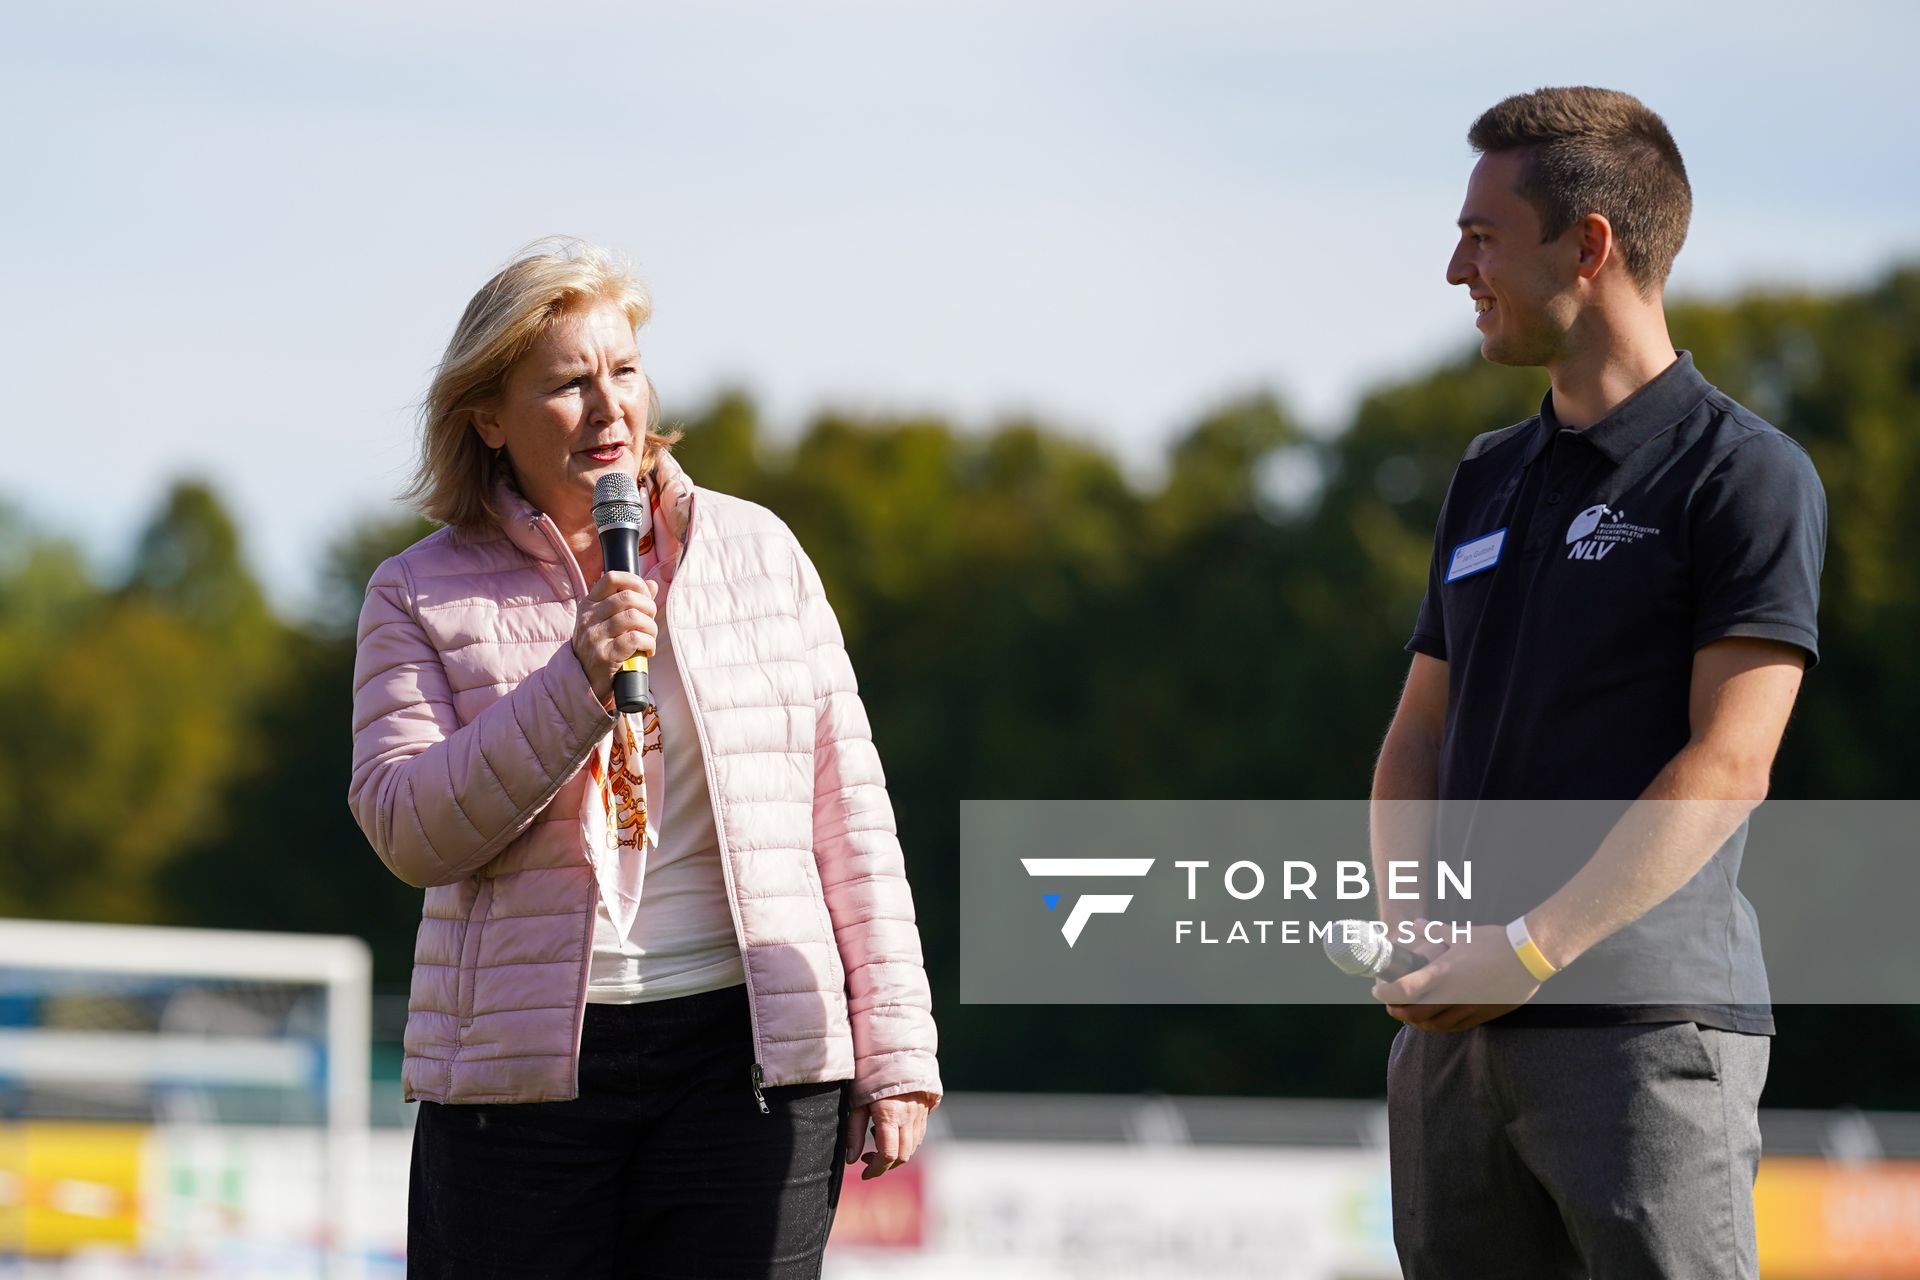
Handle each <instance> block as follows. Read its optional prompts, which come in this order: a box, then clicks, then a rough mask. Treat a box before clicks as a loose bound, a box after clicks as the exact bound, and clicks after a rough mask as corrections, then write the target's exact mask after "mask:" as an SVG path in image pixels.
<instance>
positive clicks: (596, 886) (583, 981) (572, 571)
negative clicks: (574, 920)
mask: <svg viewBox="0 0 1920 1280" xmlns="http://www.w3.org/2000/svg"><path fill="white" fill-rule="evenodd" d="M534 524H535V525H537V526H539V529H540V532H541V534H542V535H543V536H544V537H545V538H546V540H547V545H549V546H551V547H552V548H553V549H554V550H555V551H556V552H558V553H559V556H560V578H561V584H560V585H561V586H563V587H565V588H566V591H567V596H568V598H569V599H571V600H573V601H575V602H576V603H575V604H574V616H575V617H576V618H577V617H579V614H580V606H579V604H578V603H577V602H578V601H581V600H585V599H586V598H587V579H586V575H585V574H583V573H581V572H580V562H579V561H578V560H576V559H574V555H573V548H572V547H569V546H568V545H567V543H566V539H564V538H562V537H561V536H560V530H559V528H558V527H557V526H556V525H555V524H554V523H553V521H552V520H550V519H548V518H547V516H546V514H545V513H542V514H541V515H539V516H537V517H536V518H535V519H534ZM569 643H571V641H569ZM584 758H585V757H582V759H584ZM594 853H595V851H593V850H589V851H588V859H589V861H588V864H587V865H588V869H589V870H591V869H592V865H593V864H592V861H591V859H592V858H593V856H594ZM589 878H590V879H591V881H592V893H591V895H590V896H589V898H588V903H589V905H588V907H587V927H586V957H587V963H586V967H585V968H584V969H582V970H581V973H580V995H579V1001H580V1004H579V1007H578V1008H576V1009H575V1010H574V1011H573V1015H574V1016H573V1096H574V1097H576V1098H578V1097H579V1096H580V1041H581V1038H582V1036H583V1034H584V1032H585V1030H586V1017H587V987H588V986H589V985H590V984H591V983H592V981H593V925H594V920H595V918H596V916H597V914H598V912H599V909H600V877H599V876H598V875H595V876H592V877H589Z"/></svg>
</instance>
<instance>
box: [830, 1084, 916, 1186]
mask: <svg viewBox="0 0 1920 1280" xmlns="http://www.w3.org/2000/svg"><path fill="white" fill-rule="evenodd" d="M934 1102H935V1099H934V1096H933V1095H932V1094H930V1093H901V1094H895V1095H894V1096H893V1097H891V1098H882V1099H880V1100H879V1101H878V1102H874V1103H870V1104H869V1105H867V1106H864V1107H855V1108H854V1109H853V1110H852V1111H850V1112H848V1113H847V1163H848V1164H852V1163H853V1162H854V1161H855V1160H858V1159H860V1158H861V1156H862V1155H865V1157H866V1161H867V1169H866V1172H865V1173H862V1174H861V1175H860V1181H862V1182H867V1181H869V1180H871V1179H873V1178H877V1177H879V1176H880V1175H881V1174H883V1173H885V1172H886V1171H887V1170H889V1169H898V1168H899V1167H900V1166H901V1165H903V1164H905V1163H906V1162H907V1161H909V1160H911V1159H912V1158H913V1153H914V1152H915V1151H916V1150H917V1149H918V1148H919V1146H920V1143H921V1142H922V1141H923V1140H924V1139H925V1138H926V1136H927V1113H928V1112H929V1111H931V1110H933V1105H934ZM869 1121H871V1123H872V1127H873V1150H872V1151H868V1150H867V1127H868V1123H869Z"/></svg>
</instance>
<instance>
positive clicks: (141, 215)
mask: <svg viewBox="0 0 1920 1280" xmlns="http://www.w3.org/2000/svg"><path fill="white" fill-rule="evenodd" d="M1563 10H1564V11H1563ZM1917 37H1920V6H1913V5H1909V4H1902V3H1881V4H1870V3H1846V2H1838V3H1827V4H1823V5H1821V6H1818V7H1817V8H1808V7H1807V6H1804V5H1793V6H1787V5H1774V6H1769V5H1765V4H1759V5H1755V4H1720V3H1690V4H1673V3H1665V4H1638V3H1632V4H1616V5H1614V6H1612V7H1611V8H1610V9H1608V10H1606V11H1604V12H1601V11H1592V10H1573V9H1565V8H1564V7H1562V8H1561V9H1553V8H1549V7H1546V6H1519V7H1515V6H1501V7H1498V8H1493V7H1470V8H1458V7H1441V6H1432V5H1418V4H1403V3H1398V2H1397V0H1388V2H1385V3H1380V2H1376V3H1369V4H1365V5H1348V6H1328V5H1313V6H1294V5H1284V4H1224V3H1194V2H1188V3H1177V4H1176V3H1166V4H1159V3H1156V4H1129V5H1114V4H1107V5H1092V4H1046V3H1027V4H1001V3H995V2H987V0H979V2H970V3H967V4H964V5H963V4H957V3H942V4H898V5H882V4H866V3H863V4H853V3H837V4H820V3H800V2H796V3H782V4H772V3H767V4H748V3H712V2H707V3H700V4H592V3H578V2H575V0H555V2H553V3H548V4H544V5H540V6H529V5H525V4H515V5H507V4H495V3H486V2H479V3H463V4H443V3H409V4H391V3H359V2H357V0H347V2H343V3H331V4H327V5H307V6H274V5H260V4H239V3H187V4H171V5H138V6H136V5H125V6H108V5H88V4H62V5H59V6H38V7H35V8H34V9H32V10H23V9H19V8H18V7H9V10H8V11H7V12H6V14H5V15H4V16H0V119H5V120H6V121H7V123H6V124H5V125H4V126H0V129H3V130H4V132H3V133H0V144H3V145H0V156H3V157H4V160H0V163H4V165H5V174H6V190H7V192H8V196H7V198H6V199H5V200H4V201H0V233H4V236H5V241H6V243H7V244H8V245H10V246H11V247H12V250H13V261H12V262H11V263H10V264H9V268H10V269H9V270H8V272H7V278H8V288H7V289H6V297H7V302H8V305H6V306H4V307H0V350H4V351H5V352H6V353H7V376H6V377H5V378H4V379H0V422H4V423H5V424H6V427H5V430H6V432H7V443H8V448H7V456H8V464H9V465H8V466H7V467H6V469H5V471H4V473H0V498H4V499H5V500H8V501H11V502H13V503H15V504H17V505H20V506H22V507H24V508H25V509H26V510H27V512H28V513H29V514H30V515H31V516H32V517H33V518H34V519H36V520H37V521H38V522H39V523H40V524H42V525H44V526H46V527H48V528H52V529H56V530H60V531H63V532H69V533H72V534H74V535H76V536H79V537H82V538H83V540H84V541H85V543H86V545H87V546H88V547H89V549H90V550H91V551H92V552H93V553H94V554H95V555H96V556H97V557H99V558H100V559H101V560H102V562H103V563H105V562H108V561H109V560H110V559H111V557H112V556H113V555H115V554H116V553H118V552H120V551H121V550H122V549H123V548H124V547H125V545H126V543H127V541H128V539H129V538H130V536H131V534H132V532H133V530H134V529H135V528H136V527H137V525H138V523H139V522H140V520H141V519H142V518H143V517H144V516H145V514H146V513H147V512H148V511H149V510H150V508H151V506H152V504H153V503H154V501H155V500H156V499H157V498H158V497H159V495H160V494H161V493H162V492H163V490H164V488H165V486H166V484H167V483H168V482H169V481H170V480H171V479H172V478H173V477H175V476H177V475H180V474H186V473H191V474H198V475H204V476H207V477H210V478H211V479H213V480H214V481H215V482H216V483H217V484H218V485H219V486H220V487H221V489H222V491H223V492H224V494H225V495H226V496H227V498H228V499H229V501H230V502H231V504H232V505H233V506H234V508H235V509H236V510H237V512H238V513H239V515H240V517H241V519H242V522H243V524H244V526H245V528H246V531H247V535H248V538H249V542H250V546H251V549H252V552H253V558H254V561H255V563H256V565H257V566H258V567H259V568H260V569H261V571H262V573H263V575H264V576H265V577H266V578H267V580H268V582H269V585H270V588H271V590H272V591H273V594H274V595H275V596H276V598H278V599H280V600H282V601H283V602H287V603H290V604H297V603H298V602H299V601H300V600H301V599H302V598H303V597H304V596H305V594H306V592H307V590H308V588H309V586H310V580H311V574H312V567H313V565H314V563H315V559H316V555H317V552H318V549H319V548H320V547H321V546H322V545H324V544H325V542H326V541H327V540H328V539H330V538H332V537H334V536H335V535H337V534H338V533H339V532H340V531H341V530H343V529H345V528H347V527H348V526H350V525H351V524H352V523H353V522H354V521H355V520H358V519H362V518H365V517H366V516H367V515H368V514H369V513H373V512H377V511H379V510H381V509H382V508H383V507H384V506H385V504H386V503H387V502H388V500H389V499H390V496H391V495H392V494H393V492H394V491H395V490H396V489H397V488H398V487H399V485H400V483H401V482H402V480H403V478H404V476H405V474H406V471H407V469H408V467H409V465H410V462H411V458H412V451H413V419H412V416H411V406H412V405H413V403H414V402H415V401H416V400H417V399H418V397H419V396H420V395H421V393H422V392H423V390H424V388H425V385H426V380H427V377H428V374H429V371H430V369H431V367H432V365H433V363H434V361H435V360H436V359H437V358H438V356H439V354H440V351H441V349H442V347H443V346H444V343H445V341H446V337H447V335H448V333H449V332H450V330H451V327H452V325H453V323H454V321H455V319H456V318H457V317H458V315H459V312H460V310H461V308H462V307H463V306H464V305H465V302H466V300H467V298H468V297H469V296H470V295H471V294H472V292H473V291H474V289H476V288H477V287H478V286H479V285H480V284H481V282H483V281H484V280H485V279H486V278H487V276H488V275H490V274H491V273H492V272H493V271H494V270H495V269H496V268H497V267H498V266H499V265H500V263H501V262H502V261H503V260H504V259H505V258H507V257H508V256H509V255H510V254H511V253H512V252H513V250H514V249H516V248H517V247H518V246H520V245H522V244H524V243H525V242H527V241H529V240H532V239H534V238H536V237H538V236H541V235H545V234H549V233H554V232H564V233H570V234H576V235H584V236H587V237H590V238H593V239H596V240H600V241H602V242H604V243H606V244H609V245H611V246H613V247H615V248H618V249H620V250H623V251H625V252H626V253H628V254H630V255H631V256H632V257H633V258H634V259H635V260H636V261H637V262H638V263H639V265H640V267H641V269H642V274H643V275H644V277H645V279H646V280H647V281H648V283H649V285H650V286H651V287H652V289H653V292H654V295H655V301H656V314H655V319H654V321H653V323H652V324H651V325H649V326H648V328H647V330H645V331H644V332H643V333H642V335H641V350H642V352H643V356H644V358H645V360H646V361H647V364H648V368H649V372H650V373H651V374H652V376H653V379H654V381H655V383H656V385H657V386H658V387H659V388H660V391H661V394H662V398H663V401H664V402H665V407H666V411H667V415H668V417H669V419H670V420H671V419H672V418H673V417H674V416H675V415H676V414H686V413H690V412H693V411H695V410H697V409H698V408H699V406H700V405H701V404H702V403H703V402H704V401H705V399H706V397H707V396H708V395H710V394H711V393H712V392H713V391H714V390H715V389H716V388H718V387H721V386H725V385H739V386H744V387H746V388H747V389H749V390H750V391H752V392H753V393H754V394H755V395H757V396H758V397H759V398H760V399H761V401H762V402H763V404H764V405H765V406H766V408H767V409H768V411H769V413H770V415H771V417H772V419H773V421H774V423H775V424H776V426H778V427H779V428H781V429H783V430H788V431H791V430H794V429H797V428H798V427H799V426H800V425H801V424H802V423H803V422H804V421H805V419H806V417H807V416H808V415H809V414H810V413H811V412H813V411H815V410H817V409H819V408H821V407H825V406H829V405H830V406H835V407H840V408H849V409H855V410H861V409H886V410H933V411H937V412H941V413H945V414H948V415H951V416H953V417H955V418H956V419H957V420H959V421H961V422H962V423H965V424H969V425H974V426H984V425H987V424H989V423H991V422H992V421H993V420H994V419H995V418H996V417H998V416H1001V415H1005V414H1009V413H1015V412H1035V413H1039V414H1041V415H1043V416H1044V417H1045V418H1046V419H1047V420H1049V421H1052V422H1055V423H1058V424H1059V425H1060V426H1062V427H1063V428H1065V429H1068V430H1072V431H1074V432H1076V433H1079V434H1082V435H1085V436H1088V437H1090V438H1095V439H1099V440H1103V441H1105V442H1107V443H1109V444H1110V445H1111V446H1112V447H1113V448H1114V449H1115V450H1116V451H1118V452H1119V453H1120V454H1121V455H1122V456H1123V457H1124V458H1125V459H1126V460H1127V461H1128V463H1129V465H1130V466H1131V467H1133V468H1134V469H1135V470H1136V471H1137V472H1139V473H1140V474H1142V475H1146V474H1150V473H1151V470H1152V468H1153V465H1154V462H1155V460H1156V459H1157V458H1158V457H1159V454H1160V450H1161V447H1162V446H1163V445H1164V443H1165V442H1166V441H1167V440H1168V439H1169V438H1170V437H1171V436H1173V435H1174V434H1176V433H1178V432H1179V431H1180V430H1181V429H1183V428H1184V427H1185V426H1186V425H1188V424H1189V423H1190V422H1191V421H1192V420H1193V419H1194V418H1195V417H1196V416H1197V415H1199V414H1200V413H1202V412H1204V411H1205V410H1206V409H1207V408H1208V407H1209V406H1210V405H1213V404H1215V403H1217V402H1219V401H1220V400H1222V399H1225V398H1227V397H1229V396H1233V395H1236V394H1239V393H1242V392H1245V391H1247V390H1249V389H1253V388H1258V387H1272V388H1274V389H1276V390H1277V391H1279V392H1280V393H1281V394H1282V395H1283V396H1284V397H1285V398H1286V399H1287V400H1288V401H1289V402H1290V403H1292V404H1293V405H1295V406H1296V408H1297V409H1298V410H1299V411H1301V412H1302V413H1303V414H1304V415H1305V416H1306V417H1307V418H1308V419H1309V420H1310V421H1312V422H1314V423H1316V424H1318V425H1321V426H1334V425H1337V424H1338V423H1339V422H1340V421H1341V420H1342V419H1343V416H1344V414H1345V413H1346V411H1347V410H1348V409H1349V408H1350V406H1351V404H1352V402H1353V399H1354V397H1355V396H1356V395H1357V394H1358V393H1360V392H1361V391H1362V390H1364V389H1365V388H1366V387H1367V386H1369V385H1371V384H1373V383H1375V382H1378V381H1380V380H1383V379H1389V378H1395V377H1399V376H1403V375H1405V374H1408V373H1412V372H1415V371H1417V370H1418V369H1420V368H1421V367H1423V366H1424V365H1425V364H1427V363H1428V362H1430V361H1432V360H1434V359H1436V358H1439V357H1441V356H1443V355H1446V354H1450V353H1452V352H1455V351H1458V350H1460V349H1462V348H1463V347H1464V346H1466V345H1467V344H1469V343H1470V342H1471V341H1472V336H1473V335H1472V315H1471V311H1470V308H1469V306H1468V304H1467V302H1466V299H1465V295H1464V293H1463V292H1462V291H1458V290H1452V289H1449V288H1448V286H1447V285H1446V284H1445V282H1444V280H1443V279H1442V271H1443V267H1444V263H1445V261H1446V257H1447V253H1448V251H1449V248H1450V246H1451V242H1452V236H1453V228H1452V222H1453V218H1454V215H1455V214H1456V213H1457V211H1458V207H1459V200H1460V194H1461V190H1462V188H1463V186H1464V183H1465V179H1466V174H1467V170H1468V169H1469V168H1470V166H1471V163H1472V156H1471V154H1470V152H1469V151H1468V149H1467V147H1466V144H1465V141H1464V134H1465V131H1466V127H1467V125H1468V123H1469V122H1470V121H1471V120H1472V118H1473V117H1474V115H1475V114H1477V112H1478V111H1479V110H1481V109H1482V108H1484V107H1486V106H1488V105H1490V104H1491V103H1492V102H1494V101H1496V100H1497V99H1499V98H1500V97H1502V96H1504V95H1505V94H1507V93H1510V92H1515V91H1519V90H1523V89H1528V88H1533V87H1535V86H1537V85H1540V84H1556V83H1558V84H1564V83H1597V84H1603V85H1608V86H1611V87H1615V88H1621V89H1626V90H1629V91H1631V92H1634V93H1637V94H1639V95H1640V96H1641V97H1642V98H1644V99H1645V100H1646V101H1647V102H1648V103H1649V105H1651V106H1653V107H1654V108H1655V109H1656V110H1658V111H1660V112H1661V113H1662V114H1663V115H1664V116H1665V118H1666V120H1667V122H1668V124H1669V125H1670V126H1671V127H1672V128H1673V131H1674V133H1675V135H1676V137H1677V138H1678V140H1679V142H1680V145H1681V148H1682V150H1683V151H1684V152H1685V154H1686V156H1687V161H1688V167H1689V170H1690V173H1691V175H1692V179H1693V184H1694V190H1695V205H1696V207H1695V217H1694V224H1693V231H1692V234H1691V236H1690V238H1689V243H1688V247H1687V249H1686V250H1685V251H1684V252H1683V253H1682V254H1681V257H1680V260H1679V264H1678V266H1677V268H1676V271H1675V274H1674V281H1673V291H1674V292H1675V293H1679V294H1696V295H1697V294H1714V295H1720V294H1725V293H1728V292H1731V291H1733V290H1735V289H1738V288H1742V287H1746V286H1749V285H1753V284H1769V285H1786V286H1815V287H1819V286H1830V285H1844V284H1852V283H1856V282H1860V281H1864V280H1867V279H1870V278H1871V277H1872V276H1873V275H1874V274H1875V273H1877V272H1878V271H1879V270H1881V269H1883V268H1884V267H1885V266H1886V265H1887V264H1888V263H1890V262H1892V261H1894V260H1896V259H1899V258H1903V257H1904V258H1914V257H1920V167H1916V166H1915V165H1914V163H1913V160H1912V156H1913V147H1912V141H1911V139H1912V134H1913V130H1914V127H1915V125H1916V124H1920V91H1916V90H1915V88H1914V87H1913V85H1914V83H1915V82H1916V77H1914V76H1912V75H1911V74H1910V71H1911V68H1910V67H1908V66H1905V65H1903V64H1904V62H1905V60H1906V59H1907V57H1908V56H1909V54H1910V51H1911V50H1912V49H1913V48H1914V47H1915V46H1916V43H1917V42H1920V41H1917V39H1916V38H1917ZM1707 372H1708V373H1709V376H1711V370H1709V371H1707ZM114 491H117V492H118V493H119V494H122V495H124V499H123V500H121V499H116V500H115V501H113V502H110V503H104V504H103V503H102V501H101V495H102V493H103V492H114ZM103 507H104V508H105V510H106V514H102V511H103ZM114 512H118V513H120V514H113V513H114ZM82 513H85V518H84V520H83V518H82Z"/></svg>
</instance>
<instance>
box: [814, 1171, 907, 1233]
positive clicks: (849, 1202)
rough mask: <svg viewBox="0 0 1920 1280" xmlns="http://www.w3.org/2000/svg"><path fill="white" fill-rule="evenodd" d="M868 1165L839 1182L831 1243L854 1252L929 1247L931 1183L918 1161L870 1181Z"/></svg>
mask: <svg viewBox="0 0 1920 1280" xmlns="http://www.w3.org/2000/svg"><path fill="white" fill-rule="evenodd" d="M865 1169H866V1166H865V1165H861V1164H856V1165H849V1166H848V1167H847V1168H846V1171H845V1173H844V1174H843V1176H842V1179H841V1182H840V1210H839V1212H838V1213H836V1214H835V1215H834V1219H833V1236H832V1238H831V1239H830V1240H829V1241H828V1244H829V1245H831V1246H834V1247H840V1248H852V1249H921V1248H925V1247H926V1243H927V1184H926V1178H925V1176H924V1174H925V1170H924V1169H923V1167H922V1166H921V1163H920V1162H919V1161H918V1160H913V1161H910V1162H908V1163H907V1164H903V1165H901V1166H900V1167H899V1168H898V1169H895V1170H893V1171H892V1172H890V1173H888V1174H886V1175H885V1176H883V1177H879V1178H875V1179H873V1180H872V1181H871V1182H862V1181H861V1180H860V1175H861V1173H862V1172H864V1171H865Z"/></svg>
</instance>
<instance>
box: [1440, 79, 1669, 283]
mask: <svg viewBox="0 0 1920 1280" xmlns="http://www.w3.org/2000/svg"><path fill="white" fill-rule="evenodd" d="M1467 141H1468V142H1469V143H1471V144H1472V146H1473V149H1474V150H1475V151H1478V152H1482V153H1488V152H1497V151H1523V152H1525V153H1526V164H1525V168H1524V169H1523V170H1522V176H1521V179H1520V194H1521V195H1522V196H1525V197H1526V199H1527V201H1528V202H1529V203H1530V204H1532V205H1533V207H1534V208H1535V209H1536V210H1538V211H1539V214H1540V226H1541V233H1542V239H1543V240H1554V239H1557V238H1558V237H1559V236H1560V235H1561V234H1562V233H1563V232H1565V231H1566V229H1567V228H1568V227H1571V226H1572V225H1573V224H1574V223H1576V222H1578V221H1579V220H1580V219H1581V218H1584V217H1585V216H1586V215H1587V214H1589V213H1597V214H1600V215H1601V216H1602V217H1604V218H1605V219H1606V220H1607V221H1608V222H1609V223H1611V224H1612V225H1613V234H1614V236H1615V238H1616V239H1617V240H1618V241H1619V244H1620V252H1621V254H1622V255H1623V256H1624V257H1625V259H1626V264H1627V272H1628V274H1629V275H1631V276H1632V277H1633V279H1634V283H1636V284H1638V285H1639V286H1640V290H1641V292H1642V293H1652V292H1653V291H1654V290H1655V289H1657V288H1659V287H1660V286H1661V285H1663V284H1665V283H1666V279H1667V273H1668V272H1669V271H1671V270H1673V259H1674V256H1675V255H1676V254H1678V253H1679V252H1680V246H1681V245H1682V244H1684V243H1685V242H1686V239H1687V221H1688V219H1689V218H1690V217H1691V216H1692V214H1693V188H1692V187H1691V186H1689V185H1688V184H1687V166H1686V164H1685V162H1683V161H1682V160H1681V159H1680V148H1679V147H1677V146H1675V145H1674V142H1673V135H1672V134H1671V133H1668V132H1667V126H1666V123H1665V122H1664V121H1662V120H1661V119H1660V117H1659V116H1657V115H1655V114H1654V113H1653V112H1651V111H1649V110H1648V109H1647V108H1646V106H1645V104H1643V103H1642V102H1641V101H1640V99H1638V98H1636V97H1634V96H1633V95H1632V94H1627V93H1619V92H1616V91H1615V90H1612V89H1591V88H1570V89H1535V90H1534V91H1533V92H1532V93H1517V94H1515V95H1514V96H1512V97H1511V98H1508V99H1506V100H1505V101H1503V102H1501V103H1499V104H1498V105H1497V106H1495V107H1493V108H1491V109H1490V110H1488V111H1487V112H1486V113H1484V114H1483V115H1482V116H1481V117H1480V118H1479V119H1478V120H1475V121H1474V122H1473V128H1471V129H1469V130H1467Z"/></svg>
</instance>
